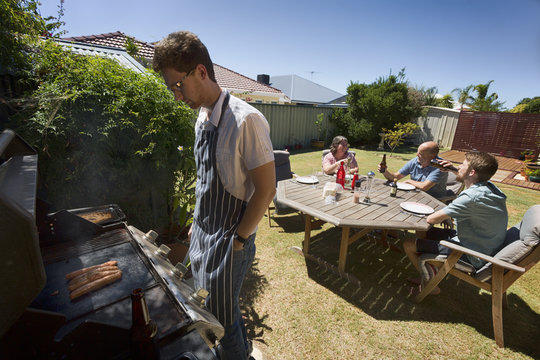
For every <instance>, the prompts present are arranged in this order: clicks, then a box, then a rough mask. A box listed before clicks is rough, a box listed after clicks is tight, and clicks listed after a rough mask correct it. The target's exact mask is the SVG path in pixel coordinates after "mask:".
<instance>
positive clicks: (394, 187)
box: [390, 178, 397, 197]
mask: <svg viewBox="0 0 540 360" xmlns="http://www.w3.org/2000/svg"><path fill="white" fill-rule="evenodd" d="M396 195H397V179H396V178H394V182H392V183H390V196H391V197H396Z"/></svg>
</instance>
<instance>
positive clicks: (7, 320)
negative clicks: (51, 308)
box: [0, 130, 45, 336]
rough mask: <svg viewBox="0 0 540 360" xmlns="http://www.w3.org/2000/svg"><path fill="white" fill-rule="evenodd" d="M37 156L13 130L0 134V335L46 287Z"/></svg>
mask: <svg viewBox="0 0 540 360" xmlns="http://www.w3.org/2000/svg"><path fill="white" fill-rule="evenodd" d="M37 163H38V156H37V154H36V151H35V150H34V149H32V147H31V146H30V145H28V144H27V143H26V142H25V141H24V140H23V139H22V138H21V137H19V136H18V135H17V134H15V132H13V131H11V130H5V131H4V132H2V134H0V214H2V215H1V216H0V247H1V249H2V251H0V268H1V269H2V271H0V284H2V286H1V287H0V308H1V309H2V311H1V312H0V336H2V335H3V334H4V333H5V332H6V331H7V329H9V327H10V326H11V325H12V324H13V323H14V322H15V321H16V320H17V319H18V318H19V317H20V316H21V314H22V313H23V312H24V310H25V308H26V307H27V306H28V305H29V304H30V302H31V301H32V300H33V299H34V298H35V297H36V295H37V294H38V293H39V292H40V291H41V289H42V288H43V286H44V285H45V269H44V267H43V261H42V259H41V254H40V251H39V238H38V232H37V228H36V219H35V201H36V200H35V199H36V184H37Z"/></svg>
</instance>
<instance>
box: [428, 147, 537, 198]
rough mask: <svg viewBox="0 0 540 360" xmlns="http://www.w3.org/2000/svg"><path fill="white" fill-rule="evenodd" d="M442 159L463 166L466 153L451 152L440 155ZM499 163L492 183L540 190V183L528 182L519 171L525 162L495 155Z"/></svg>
mask: <svg viewBox="0 0 540 360" xmlns="http://www.w3.org/2000/svg"><path fill="white" fill-rule="evenodd" d="M439 156H440V157H442V158H443V159H446V160H450V161H452V162H453V163H457V164H461V163H462V162H463V159H465V151H458V150H450V151H445V152H443V153H440V154H439ZM495 157H496V158H497V161H498V162H499V170H497V172H496V173H495V175H493V177H492V178H491V181H493V182H499V183H503V184H508V185H514V186H519V187H523V188H527V189H533V190H540V183H535V182H532V181H526V180H525V179H524V178H523V177H522V176H521V175H519V170H520V169H521V168H522V166H523V161H521V160H517V159H513V158H507V157H504V156H498V155H495Z"/></svg>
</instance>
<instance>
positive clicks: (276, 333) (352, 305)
mask: <svg viewBox="0 0 540 360" xmlns="http://www.w3.org/2000/svg"><path fill="white" fill-rule="evenodd" d="M411 150H412V151H411ZM356 151H357V160H358V163H359V167H360V172H361V173H364V174H365V173H366V172H367V171H369V170H373V171H376V168H377V164H378V163H379V162H380V160H381V156H382V152H377V151H363V150H362V151H360V150H356ZM414 156H415V151H414V149H410V151H407V152H402V153H398V154H394V155H393V156H392V157H387V162H388V166H389V168H390V170H398V169H399V167H400V166H401V165H402V164H404V163H405V162H406V161H407V160H409V159H411V158H412V157H414ZM320 162H321V152H320V151H306V152H302V153H294V154H293V155H291V165H292V170H293V171H294V172H295V173H297V174H298V175H307V174H310V173H311V171H312V168H313V167H316V166H320ZM377 176H380V175H379V174H377ZM497 185H498V186H499V184H497ZM500 188H501V189H502V190H503V191H504V192H505V193H506V194H507V196H508V210H509V213H510V224H514V223H516V222H517V221H519V219H520V218H521V216H522V215H523V213H524V212H525V211H526V209H527V208H528V207H530V206H531V205H534V204H536V203H540V201H539V200H540V192H538V191H533V190H527V189H522V188H517V187H511V186H504V185H501V186H500ZM303 231H304V223H303V219H302V217H301V216H300V215H299V214H298V213H292V214H289V215H273V217H272V227H269V226H268V219H267V218H266V217H264V218H263V219H262V220H261V222H260V224H259V230H258V233H257V242H256V243H257V255H256V259H255V263H254V266H253V268H252V272H251V273H250V274H249V275H248V277H247V278H246V283H245V286H244V291H243V295H242V297H243V301H242V303H243V310H244V311H245V313H246V316H247V321H246V324H247V326H248V331H249V336H250V337H251V338H252V339H254V341H255V343H256V344H257V345H258V346H259V348H261V349H262V351H263V352H264V354H265V358H266V359H428V358H429V359H432V358H434V359H492V358H494V359H531V358H540V345H539V339H540V292H539V290H540V266H536V267H535V268H533V269H532V270H530V271H529V272H528V273H527V274H526V275H524V276H523V277H521V278H520V280H518V281H517V282H516V283H515V284H514V285H513V286H512V287H511V288H510V290H509V294H508V300H509V304H510V305H509V309H507V310H504V312H503V322H504V335H505V345H506V348H505V349H499V348H498V347H497V346H496V344H495V341H494V340H493V331H492V321H491V297H490V296H489V294H488V293H487V292H484V291H482V292H480V291H479V290H478V289H477V288H475V287H472V286H470V285H468V284H465V283H463V282H462V281H459V280H457V279H456V278H454V277H450V278H447V279H445V280H444V281H443V282H442V283H441V290H442V293H441V295H439V296H431V297H428V298H427V299H426V300H424V301H423V302H422V303H420V304H416V303H415V302H414V301H413V299H412V298H411V297H410V294H409V292H410V289H409V288H408V286H407V285H406V282H405V279H406V278H407V277H409V276H411V275H414V274H415V270H414V268H413V267H412V265H411V264H410V263H409V261H408V259H407V257H406V256H405V254H404V253H400V252H396V251H391V250H389V249H388V248H386V247H383V246H382V245H380V243H378V242H377V237H376V236H375V234H373V235H368V236H367V237H366V238H363V239H360V240H359V241H357V242H356V243H354V244H353V245H351V247H350V252H349V256H348V261H347V271H348V272H349V273H350V274H351V275H352V276H354V277H355V278H356V279H358V283H356V282H355V281H346V280H344V279H342V278H341V277H339V276H337V275H335V274H334V273H332V272H331V271H329V270H328V269H327V268H326V267H325V266H324V264H318V263H316V262H314V261H311V260H308V259H306V258H304V257H303V256H300V255H298V254H297V253H296V252H294V251H292V250H291V249H290V248H291V247H292V246H298V247H301V243H302V240H303ZM313 236H314V238H313V239H312V246H311V247H310V249H311V250H310V252H311V253H312V254H314V255H316V256H318V257H319V258H320V259H322V260H324V261H326V262H327V263H329V264H332V265H337V259H338V247H339V240H340V232H339V230H338V229H336V228H334V227H333V226H330V225H328V224H326V225H324V226H323V227H322V228H320V229H317V230H315V231H314V233H313ZM395 245H396V246H398V247H401V239H398V240H395Z"/></svg>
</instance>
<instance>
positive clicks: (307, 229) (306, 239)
mask: <svg viewBox="0 0 540 360" xmlns="http://www.w3.org/2000/svg"><path fill="white" fill-rule="evenodd" d="M304 218H305V219H306V226H305V233H304V244H303V245H304V246H303V248H304V254H307V253H309V239H310V238H311V215H308V214H304Z"/></svg>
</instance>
